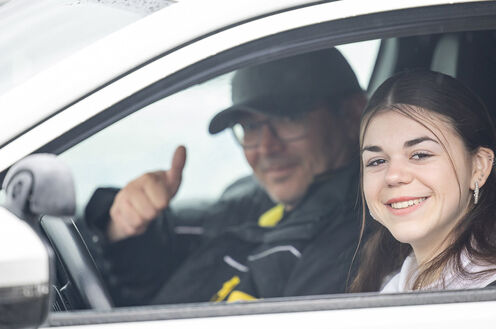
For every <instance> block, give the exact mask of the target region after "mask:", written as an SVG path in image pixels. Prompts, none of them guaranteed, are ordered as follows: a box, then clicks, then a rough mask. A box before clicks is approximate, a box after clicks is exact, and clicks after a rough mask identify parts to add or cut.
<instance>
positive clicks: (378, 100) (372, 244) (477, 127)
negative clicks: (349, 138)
mask: <svg viewBox="0 0 496 329" xmlns="http://www.w3.org/2000/svg"><path fill="white" fill-rule="evenodd" d="M383 111H396V112H399V113H401V114H403V115H406V116H407V117H409V118H411V119H413V120H415V121H417V122H418V123H420V124H422V125H423V126H424V127H426V128H428V129H429V127H428V125H426V124H425V121H430V120H429V114H436V115H437V117H442V118H445V119H446V121H447V122H448V123H449V124H450V125H451V126H452V127H453V129H454V130H455V131H456V132H457V133H458V135H459V136H460V137H461V139H462V140H463V142H464V144H465V147H466V149H467V150H468V152H470V153H472V154H474V153H475V152H477V150H478V149H479V147H487V148H489V149H491V150H493V151H494V150H496V130H495V127H494V124H493V121H492V119H491V117H490V115H489V113H488V111H487V109H486V108H485V106H484V104H483V102H482V101H481V100H480V99H479V98H478V97H477V96H476V95H475V94H474V93H473V92H472V91H471V90H469V89H468V88H467V87H466V86H465V85H464V84H462V83H461V82H460V81H458V80H456V79H454V78H452V77H450V76H448V75H444V74H441V73H437V72H432V71H423V70H422V71H412V72H405V73H400V74H397V75H395V76H393V77H391V78H389V79H387V80H386V81H385V82H384V83H383V84H382V85H381V86H380V87H379V88H378V89H377V90H376V91H375V93H374V94H373V95H372V97H371V99H370V101H369V103H368V104H367V107H366V108H365V110H364V112H363V115H362V120H361V124H360V148H362V146H363V137H364V135H365V132H366V130H367V127H368V124H369V122H370V120H371V119H372V118H373V117H374V116H375V115H376V114H377V113H379V112H383ZM429 130H430V129H429ZM431 131H432V130H431ZM443 147H444V146H443ZM445 150H446V148H445ZM448 155H449V154H448ZM450 158H451V157H450ZM360 161H361V160H360ZM451 162H452V165H453V161H452V160H451ZM453 170H454V167H453ZM494 170H495V169H494V168H493V169H492V171H494ZM360 171H361V191H362V195H361V196H362V206H363V209H364V213H363V216H362V231H363V227H365V225H366V216H365V214H366V212H365V211H366V210H365V209H366V204H365V198H364V195H363V163H362V164H361V166H360ZM460 193H461V191H460ZM495 215H496V174H495V173H491V174H490V175H489V177H488V179H487V181H486V183H485V185H484V186H483V188H481V193H480V198H479V202H478V204H477V205H475V206H471V207H470V209H469V210H468V211H467V213H466V214H465V215H464V216H463V218H462V219H461V220H460V221H459V222H458V224H457V226H456V227H455V228H454V231H453V232H452V234H451V236H452V237H453V241H454V242H453V243H451V244H450V246H449V247H448V248H446V249H445V250H443V251H442V252H441V253H439V254H438V255H437V256H436V257H434V258H433V259H432V260H430V261H429V262H427V263H426V264H422V265H421V267H420V271H419V275H418V276H417V277H416V279H415V282H414V283H413V289H422V288H425V287H427V286H428V285H429V284H430V283H432V282H433V281H435V280H436V279H437V278H439V275H440V273H442V271H443V270H444V269H445V268H446V267H447V266H451V267H452V269H453V271H454V273H455V275H457V276H459V277H469V278H472V277H479V276H483V275H485V274H487V272H488V271H483V272H478V273H469V272H467V270H466V269H465V268H464V267H463V265H462V263H461V258H460V255H461V254H462V253H463V252H465V253H466V254H467V255H468V257H469V259H470V260H472V261H475V262H483V263H490V264H496V239H495V232H496V227H495V222H496V221H495V219H496V218H495ZM372 226H374V228H373V233H372V234H371V236H370V238H369V239H368V240H367V241H366V243H365V244H364V245H363V246H362V247H361V248H360V256H359V262H360V263H359V268H358V272H357V275H356V276H355V278H354V280H353V282H352V284H351V286H350V289H349V290H350V291H352V292H362V291H377V290H379V289H380V288H381V286H382V284H383V283H384V280H385V279H386V277H387V276H389V275H391V274H393V273H395V272H397V271H398V270H399V269H400V267H401V265H402V263H403V261H404V260H405V258H406V257H407V256H408V255H409V254H410V253H411V252H412V248H411V246H410V245H409V244H406V243H401V242H399V241H397V240H396V239H395V238H394V237H393V236H392V234H391V233H390V232H389V231H388V230H387V228H385V227H384V226H382V225H379V224H376V223H373V224H372Z"/></svg>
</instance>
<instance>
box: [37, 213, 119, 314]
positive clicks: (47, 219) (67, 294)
mask: <svg viewBox="0 0 496 329" xmlns="http://www.w3.org/2000/svg"><path fill="white" fill-rule="evenodd" d="M40 226H41V229H42V231H43V232H44V233H45V235H46V238H47V239H48V241H49V242H50V244H51V246H52V248H53V250H54V253H55V255H56V257H57V264H56V266H57V272H58V275H59V277H58V278H57V279H58V285H59V286H57V285H55V286H54V288H55V290H56V294H57V295H56V296H55V297H56V298H55V304H54V309H55V310H64V309H66V310H67V309H74V308H76V309H77V308H91V309H93V310H99V311H102V310H103V311H104V310H110V309H111V308H112V301H111V298H110V295H109V294H108V292H107V290H106V289H105V286H104V284H103V280H102V279H101V277H100V275H99V272H98V270H97V268H96V266H95V262H94V260H93V258H92V257H91V254H90V252H89V250H88V247H87V246H86V243H85V242H84V240H83V238H82V237H81V234H80V232H79V230H78V228H77V226H76V224H75V223H74V220H73V219H72V218H61V217H54V216H43V217H42V218H41V220H40Z"/></svg>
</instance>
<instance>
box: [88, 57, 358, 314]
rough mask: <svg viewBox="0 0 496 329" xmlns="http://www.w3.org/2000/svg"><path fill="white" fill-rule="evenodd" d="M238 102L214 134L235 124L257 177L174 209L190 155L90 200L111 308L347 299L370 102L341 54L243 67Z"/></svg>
mask: <svg viewBox="0 0 496 329" xmlns="http://www.w3.org/2000/svg"><path fill="white" fill-rule="evenodd" d="M232 99H233V106H231V107H230V108H228V109H225V110H223V111H221V112H220V113H218V114H217V115H216V116H215V117H214V118H213V119H212V120H211V122H210V126H209V131H210V133H212V134H216V133H218V132H220V131H223V130H224V129H226V128H231V129H232V130H233V132H234V135H235V137H236V139H237V141H238V142H239V143H240V145H241V147H242V148H243V151H244V154H245V157H246V160H247V161H248V163H249V165H250V166H251V168H252V169H253V173H254V175H253V176H250V177H246V178H242V179H240V180H239V181H237V182H235V183H234V184H232V185H231V186H230V187H229V188H227V190H226V191H225V192H224V193H223V195H222V197H221V198H220V199H219V200H218V201H217V202H215V203H214V204H212V205H209V206H202V207H198V209H193V208H189V209H173V207H168V205H169V203H170V201H171V200H172V198H173V197H174V195H175V194H176V192H177V190H178V188H179V186H180V184H181V176H182V170H183V168H184V164H185V161H186V150H185V148H184V147H179V148H178V149H177V150H176V152H175V154H174V156H173V159H172V165H171V168H170V169H169V170H166V171H157V172H152V173H146V174H144V175H142V176H141V177H138V178H137V179H135V180H133V181H131V182H130V183H129V184H127V185H126V186H125V187H124V188H123V189H122V190H120V191H117V190H113V189H99V190H98V191H97V192H96V193H95V194H94V195H93V197H92V199H91V200H90V202H89V204H88V206H87V209H86V218H87V220H88V222H89V224H90V227H92V228H93V229H94V230H95V231H97V232H99V234H100V235H101V239H100V241H101V245H100V249H99V250H100V251H101V252H100V253H99V257H97V259H100V261H99V266H100V267H101V268H102V272H103V273H104V278H105V280H106V281H107V282H108V286H109V290H110V293H111V295H112V296H113V298H114V300H115V302H116V304H119V305H135V304H143V303H155V304H162V303H181V302H200V301H209V300H210V301H238V300H251V299H256V298H268V297H282V296H296V295H311V294H327V293H339V292H344V290H345V286H346V279H347V275H348V272H349V268H350V264H351V260H352V255H353V251H354V248H355V247H356V243H357V241H356V240H357V238H358V234H359V233H358V232H359V219H358V217H359V216H358V215H357V209H356V207H355V205H356V200H357V192H356V191H357V187H358V180H357V176H358V175H357V168H358V159H356V158H354V155H355V152H356V151H357V147H358V142H357V139H358V124H359V117H360V113H361V109H362V108H363V106H364V105H365V97H364V94H363V92H362V90H361V89H360V87H359V85H358V82H357V79H356V77H355V75H354V73H353V71H352V70H351V68H350V66H349V65H348V63H347V62H346V60H345V59H344V57H342V55H341V54H340V53H339V52H338V51H337V50H336V49H326V50H321V51H317V52H313V53H307V54H303V55H299V56H294V57H290V58H285V59H281V60H277V61H274V62H270V63H266V64H262V65H257V66H252V67H248V68H244V69H241V70H239V71H237V72H236V73H235V75H234V77H233V80H232ZM206 174H208V173H206Z"/></svg>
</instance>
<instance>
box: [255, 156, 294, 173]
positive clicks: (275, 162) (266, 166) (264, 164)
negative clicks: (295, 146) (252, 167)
mask: <svg viewBox="0 0 496 329" xmlns="http://www.w3.org/2000/svg"><path fill="white" fill-rule="evenodd" d="M298 163H299V161H298V159H297V158H294V157H288V156H279V155H276V156H266V157H263V158H261V159H259V160H258V164H257V165H258V168H259V169H261V170H262V171H267V170H270V169H273V168H284V167H290V166H294V165H296V164H298Z"/></svg>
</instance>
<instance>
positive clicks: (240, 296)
mask: <svg viewBox="0 0 496 329" xmlns="http://www.w3.org/2000/svg"><path fill="white" fill-rule="evenodd" d="M244 300H257V299H256V298H255V297H253V296H252V295H248V294H247V293H246V292H242V291H239V290H234V291H233V292H231V294H230V295H229V297H228V298H227V302H228V303H231V302H239V301H244Z"/></svg>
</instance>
